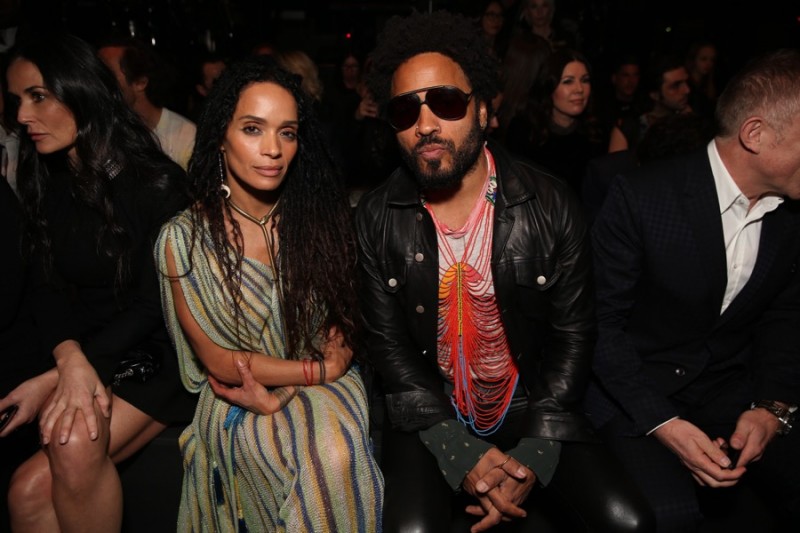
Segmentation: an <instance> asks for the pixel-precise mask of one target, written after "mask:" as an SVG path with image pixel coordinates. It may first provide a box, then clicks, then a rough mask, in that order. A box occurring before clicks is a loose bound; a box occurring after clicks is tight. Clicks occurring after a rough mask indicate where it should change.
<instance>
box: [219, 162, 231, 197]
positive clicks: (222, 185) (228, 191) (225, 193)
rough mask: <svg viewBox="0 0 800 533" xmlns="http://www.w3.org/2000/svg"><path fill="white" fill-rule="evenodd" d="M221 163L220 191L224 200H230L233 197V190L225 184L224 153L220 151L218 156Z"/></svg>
mask: <svg viewBox="0 0 800 533" xmlns="http://www.w3.org/2000/svg"><path fill="white" fill-rule="evenodd" d="M217 161H218V162H219V191H220V194H221V195H222V197H223V198H226V199H227V198H230V197H231V188H230V187H228V185H227V184H226V183H225V167H224V165H223V162H222V152H221V151H220V152H219V154H218V159H217Z"/></svg>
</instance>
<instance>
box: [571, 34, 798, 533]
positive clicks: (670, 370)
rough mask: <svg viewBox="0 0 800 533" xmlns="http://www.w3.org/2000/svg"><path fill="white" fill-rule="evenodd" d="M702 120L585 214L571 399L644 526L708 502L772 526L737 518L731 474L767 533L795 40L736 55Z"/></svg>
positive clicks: (779, 446)
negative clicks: (636, 493)
mask: <svg viewBox="0 0 800 533" xmlns="http://www.w3.org/2000/svg"><path fill="white" fill-rule="evenodd" d="M716 116H717V122H718V124H717V126H718V133H717V134H716V136H715V137H714V139H713V140H711V142H709V143H708V144H707V146H706V147H705V149H700V150H698V151H694V152H691V153H689V154H686V155H683V156H680V157H676V158H672V159H669V160H665V161H662V162H659V163H654V164H649V165H647V166H642V167H641V169H640V170H638V171H635V172H631V173H629V174H628V175H625V176H621V177H619V178H618V179H616V180H615V181H614V183H613V184H612V186H611V189H610V191H609V193H608V196H607V198H606V201H605V203H604V205H603V207H602V208H601V210H600V214H599V215H598V217H597V219H596V221H595V223H594V226H593V228H592V243H593V250H594V262H593V264H594V271H595V279H596V287H597V290H596V292H597V316H598V326H599V334H598V340H597V344H596V348H595V354H594V364H593V370H594V378H593V380H592V382H591V385H590V387H589V390H588V393H587V397H586V407H587V411H588V413H589V415H590V418H591V420H592V422H593V424H594V425H595V427H596V428H598V430H599V431H600V433H601V435H602V436H603V438H604V440H605V441H606V442H607V443H608V444H609V446H610V447H611V448H612V450H613V451H614V453H616V454H617V456H618V457H619V459H620V460H621V461H622V462H623V464H624V465H625V469H626V470H627V471H628V472H629V473H630V474H631V475H632V476H634V478H635V479H636V480H637V483H638V484H639V486H640V487H641V489H642V490H643V492H644V493H645V495H646V497H647V498H648V500H649V501H650V504H651V506H652V507H653V510H654V511H655V513H656V517H657V527H658V531H659V532H664V533H667V532H686V531H698V528H699V527H700V526H701V525H703V524H704V523H705V522H704V515H705V513H706V512H707V511H708V507H707V506H705V505H703V504H704V503H709V502H710V501H714V500H716V501H719V500H721V502H722V505H721V512H722V513H723V514H724V516H725V517H726V518H728V519H729V520H730V521H732V522H733V523H734V524H736V527H738V528H739V529H736V530H737V531H771V529H770V524H769V521H763V522H762V521H759V522H758V523H755V524H754V523H752V522H749V523H748V522H743V521H740V520H738V519H740V518H741V515H739V514H738V511H739V510H740V508H741V507H742V506H741V504H740V503H737V502H739V501H741V500H739V498H738V497H737V496H738V494H739V492H738V491H737V490H736V488H734V487H736V486H737V485H741V484H742V483H745V484H747V485H749V488H751V489H753V490H755V492H756V494H758V495H761V496H763V499H764V500H765V501H767V502H769V503H770V504H771V506H770V509H771V511H772V512H771V514H770V515H768V517H767V518H768V519H771V520H774V521H775V523H776V524H777V527H776V531H791V530H792V529H794V528H795V527H796V526H797V524H798V523H800V508H798V505H797V503H798V501H800V461H798V454H797V451H798V449H800V432H798V431H797V430H796V428H795V429H794V430H793V428H792V425H793V419H794V416H795V415H794V413H795V411H796V409H797V405H798V404H800V344H798V342H797V331H798V327H800V272H798V268H797V265H798V263H800V210H799V209H798V200H800V150H798V147H799V146H800V51H798V50H796V49H791V50H778V51H774V52H771V53H768V54H766V55H763V56H761V57H759V58H758V59H756V60H754V61H752V62H750V63H749V64H748V65H747V66H745V67H744V68H743V69H742V70H741V71H740V72H739V73H738V74H737V75H736V76H734V78H733V79H731V81H730V82H729V83H728V84H727V86H726V88H725V90H724V91H723V93H722V94H721V95H720V99H719V102H718V104H717V115H716ZM749 499H752V496H751V497H750V498H749ZM745 501H746V500H745ZM784 517H785V521H781V519H782V518H784Z"/></svg>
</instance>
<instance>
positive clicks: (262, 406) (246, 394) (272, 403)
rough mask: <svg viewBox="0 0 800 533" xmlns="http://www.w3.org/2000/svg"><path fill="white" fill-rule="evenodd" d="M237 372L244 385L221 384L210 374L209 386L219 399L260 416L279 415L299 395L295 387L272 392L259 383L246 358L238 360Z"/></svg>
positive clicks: (281, 388) (280, 388)
mask: <svg viewBox="0 0 800 533" xmlns="http://www.w3.org/2000/svg"><path fill="white" fill-rule="evenodd" d="M236 370H237V371H238V372H239V376H240V377H241V378H242V385H241V386H239V387H230V386H228V385H225V384H223V383H221V382H220V381H219V380H218V379H216V378H215V377H214V376H212V375H211V374H208V384H209V385H211V390H213V391H214V394H216V395H217V396H218V397H219V398H222V399H223V400H225V401H227V402H229V403H232V404H234V405H238V406H239V407H242V408H244V409H247V410H248V411H251V412H253V413H256V414H258V415H271V414H273V413H277V412H278V411H280V410H281V409H283V408H284V407H286V405H287V404H288V403H289V402H290V401H291V399H292V398H294V396H295V394H297V389H295V387H292V386H289V387H279V388H277V389H275V390H274V391H272V392H270V391H268V390H267V388H266V387H265V386H264V385H262V384H261V383H258V382H257V381H256V379H255V378H254V377H253V372H252V371H251V369H250V364H249V362H248V360H247V359H246V358H245V357H241V356H240V357H238V358H237V359H236Z"/></svg>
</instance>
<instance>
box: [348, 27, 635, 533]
mask: <svg viewBox="0 0 800 533" xmlns="http://www.w3.org/2000/svg"><path fill="white" fill-rule="evenodd" d="M476 32H477V29H476V28H475V26H474V25H473V24H472V23H471V21H469V20H467V19H466V18H463V17H460V16H457V15H451V14H448V13H446V12H436V13H433V14H417V13H415V14H412V15H411V16H409V17H407V18H402V19H401V18H395V19H392V20H391V21H390V22H389V23H388V24H387V26H386V28H385V30H384V33H383V34H382V36H381V39H380V41H379V43H378V45H377V47H376V49H375V50H374V52H373V55H372V75H371V78H370V79H369V83H370V89H371V91H372V93H373V94H374V95H376V97H377V99H378V100H379V101H380V102H382V103H383V108H384V110H385V113H386V117H387V119H388V121H389V123H390V124H391V125H392V127H393V128H394V129H395V130H396V135H397V141H398V144H399V147H400V151H401V154H402V156H403V161H404V165H403V166H401V168H399V169H398V170H397V171H395V172H394V173H393V174H392V175H391V176H390V177H389V179H388V180H387V181H386V182H385V183H384V184H383V185H381V186H380V187H378V188H376V189H375V190H373V191H371V192H370V193H367V194H366V195H365V196H364V197H363V198H362V200H361V202H360V204H359V207H358V212H357V229H358V239H359V245H360V259H361V271H362V294H363V308H364V311H365V313H364V314H365V318H366V326H367V337H368V338H367V347H368V352H369V358H370V360H371V362H372V363H373V365H374V367H375V368H376V370H377V371H378V373H379V375H380V377H381V384H382V387H383V390H384V392H385V393H386V394H385V403H386V408H387V413H388V415H389V422H390V425H387V426H386V427H384V428H383V431H384V433H383V445H382V450H381V455H382V467H383V469H384V475H385V478H386V494H385V500H384V527H385V529H387V530H388V531H433V532H437V533H438V532H443V531H466V530H471V531H484V530H487V529H489V528H491V527H493V526H495V525H497V524H499V523H500V522H502V521H513V522H515V523H516V524H517V525H519V526H520V527H523V528H525V529H524V530H526V531H528V530H530V531H533V530H535V529H536V528H546V527H548V524H552V523H553V522H560V525H561V526H562V527H566V528H567V529H566V530H569V531H580V530H582V529H584V528H585V527H586V526H587V525H588V526H589V527H590V528H591V529H592V530H594V531H608V532H614V531H647V530H649V527H650V524H651V522H650V520H651V515H650V511H649V509H648V508H647V507H646V505H645V504H644V503H643V500H642V499H641V498H640V497H639V495H638V493H637V492H635V489H633V486H632V484H631V483H630V482H629V480H628V478H627V477H625V476H620V475H619V472H618V468H616V467H615V464H616V463H615V461H614V460H613V459H612V458H611V456H610V455H609V454H608V452H606V451H605V448H603V447H602V446H601V445H598V444H596V443H595V442H594V435H593V433H592V431H591V430H590V428H589V425H588V422H587V421H586V420H585V419H584V417H583V415H582V414H581V412H580V401H581V397H582V395H583V391H584V387H585V384H586V379H587V375H588V372H589V366H590V361H589V357H590V353H591V349H592V344H593V339H594V315H593V305H592V291H591V284H590V277H591V275H590V264H589V252H588V249H587V235H586V228H585V225H584V223H583V220H582V219H581V216H580V209H579V207H578V205H577V204H576V202H575V199H574V198H573V197H571V196H570V195H569V192H568V187H567V186H566V185H565V184H564V183H563V182H561V181H560V180H558V179H557V178H555V177H553V176H551V175H549V174H547V173H545V172H544V171H542V170H539V169H537V168H535V167H533V166H531V165H529V164H526V163H522V162H519V161H515V160H513V159H511V158H510V157H509V156H508V155H507V154H506V153H505V152H504V151H503V150H502V148H500V147H499V146H495V145H491V144H490V145H487V144H486V129H487V126H488V121H489V118H490V116H491V101H492V98H493V97H494V96H495V95H496V93H497V79H496V74H497V65H496V64H495V63H494V61H493V60H492V58H491V56H490V55H489V54H488V52H487V51H486V49H485V46H484V45H483V43H482V42H481V40H480V38H479V35H478V34H477V33H476ZM556 509H561V510H565V511H566V510H569V512H565V513H562V514H561V515H560V516H554V514H558V513H557V511H556ZM470 515H471V516H470ZM536 530H541V529H536Z"/></svg>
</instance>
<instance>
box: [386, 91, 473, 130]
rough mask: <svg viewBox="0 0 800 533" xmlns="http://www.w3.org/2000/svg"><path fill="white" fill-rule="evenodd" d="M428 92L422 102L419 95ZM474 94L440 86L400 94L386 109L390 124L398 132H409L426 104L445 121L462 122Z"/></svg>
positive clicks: (390, 101)
mask: <svg viewBox="0 0 800 533" xmlns="http://www.w3.org/2000/svg"><path fill="white" fill-rule="evenodd" d="M424 91H427V94H426V95H425V100H420V98H419V94H418V93H421V92H424ZM470 98H472V93H469V94H466V93H465V92H464V91H462V90H461V89H459V88H458V87H451V86H449V85H439V86H436V87H425V88H424V89H417V90H415V91H409V92H407V93H403V94H398V95H397V96H395V97H394V98H392V99H391V100H389V105H388V107H387V109H386V111H387V114H388V117H389V124H391V125H392V127H393V128H394V129H396V130H397V131H403V130H407V129H408V128H410V127H411V126H413V125H414V123H415V122H416V121H417V119H418V118H419V110H420V108H421V107H422V104H426V105H427V106H428V109H430V110H431V111H432V112H433V114H434V115H436V116H437V117H439V118H441V119H443V120H461V119H462V118H464V116H465V115H466V114H467V104H468V103H469V100H470Z"/></svg>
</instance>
